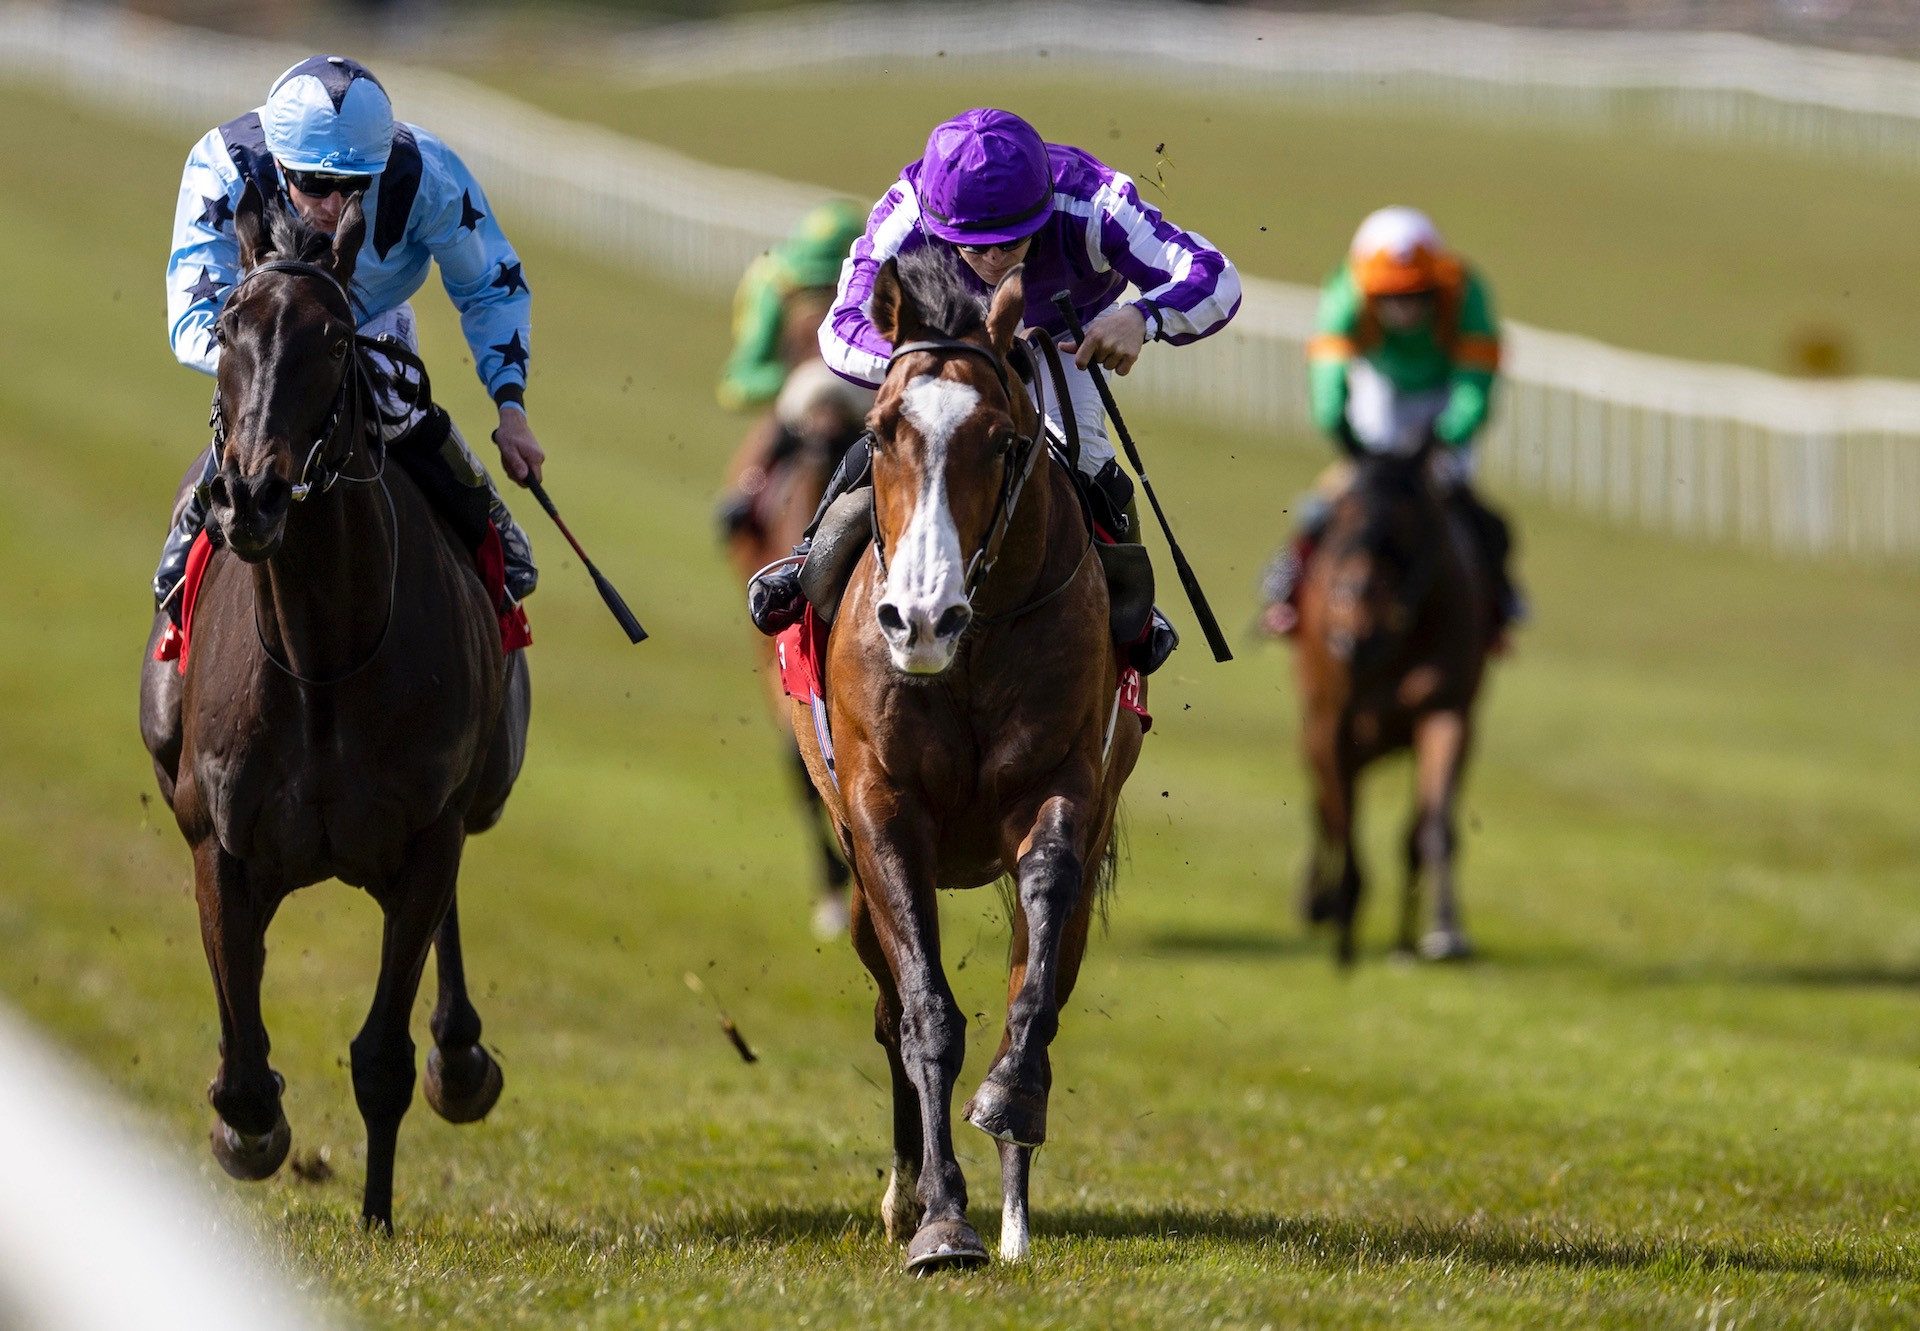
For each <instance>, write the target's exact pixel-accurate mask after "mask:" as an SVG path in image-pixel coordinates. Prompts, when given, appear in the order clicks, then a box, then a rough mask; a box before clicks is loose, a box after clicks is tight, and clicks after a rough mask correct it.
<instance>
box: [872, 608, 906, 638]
mask: <svg viewBox="0 0 1920 1331" xmlns="http://www.w3.org/2000/svg"><path fill="white" fill-rule="evenodd" d="M878 614H879V617H880V627H881V628H883V629H885V630H886V631H887V632H889V633H905V632H906V631H907V621H906V620H904V619H902V618H901V617H900V610H899V607H898V606H896V605H894V604H893V602H891V601H883V602H881V604H880V609H879V611H878Z"/></svg>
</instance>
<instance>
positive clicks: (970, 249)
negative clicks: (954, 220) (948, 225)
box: [953, 236, 1033, 254]
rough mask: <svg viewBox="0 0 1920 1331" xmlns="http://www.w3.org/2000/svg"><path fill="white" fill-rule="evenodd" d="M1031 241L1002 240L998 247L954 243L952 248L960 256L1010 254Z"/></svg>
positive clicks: (1028, 239)
mask: <svg viewBox="0 0 1920 1331" xmlns="http://www.w3.org/2000/svg"><path fill="white" fill-rule="evenodd" d="M1032 239H1033V237H1032V236H1022V237H1020V239H1018V240H1003V241H1001V242H1000V243H999V244H998V245H963V244H961V243H960V242H959V241H955V242H954V244H953V247H954V248H955V249H956V250H959V251H960V252H961V253H962V254H1011V253H1013V252H1014V251H1015V250H1017V249H1019V248H1020V247H1021V246H1022V245H1024V244H1026V243H1027V242H1028V241H1030V240H1032Z"/></svg>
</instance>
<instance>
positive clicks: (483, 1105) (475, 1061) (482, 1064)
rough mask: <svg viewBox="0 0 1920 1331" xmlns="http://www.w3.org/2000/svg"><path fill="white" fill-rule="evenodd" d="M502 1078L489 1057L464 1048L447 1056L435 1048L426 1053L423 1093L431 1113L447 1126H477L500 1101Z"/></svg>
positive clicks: (476, 1047) (470, 1047) (473, 1047)
mask: <svg viewBox="0 0 1920 1331" xmlns="http://www.w3.org/2000/svg"><path fill="white" fill-rule="evenodd" d="M503 1081H504V1079H503V1078H502V1077H501V1075H500V1065H499V1064H498V1063H496V1062H494V1059H493V1055H492V1054H489V1053H488V1052H487V1051H486V1050H484V1049H482V1048H481V1047H480V1046H479V1045H477V1044H475V1045H468V1046H467V1047H466V1048H465V1049H462V1050H458V1051H456V1052H455V1053H453V1054H451V1055H448V1054H447V1053H445V1052H444V1051H442V1050H441V1049H440V1048H439V1047H438V1046H437V1045H436V1046H435V1047H434V1048H433V1049H432V1050H431V1051H430V1052H429V1053H428V1054H427V1077H426V1084H425V1085H424V1086H423V1088H422V1089H423V1090H424V1091H425V1092H426V1096H427V1103H428V1104H430V1105H432V1106H433V1112H434V1113H436V1114H438V1115H440V1117H441V1118H444V1119H445V1120H446V1121H447V1122H449V1123H478V1122H479V1121H480V1120H481V1119H483V1118H485V1117H486V1116H487V1112H488V1111H489V1110H491V1109H492V1108H493V1106H494V1102H495V1101H497V1100H499V1098H500V1087H501V1085H502V1083H503Z"/></svg>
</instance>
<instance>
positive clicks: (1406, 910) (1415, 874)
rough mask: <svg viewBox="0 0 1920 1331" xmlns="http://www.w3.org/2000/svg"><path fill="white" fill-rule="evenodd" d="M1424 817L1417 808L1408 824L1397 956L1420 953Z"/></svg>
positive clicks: (1404, 956)
mask: <svg viewBox="0 0 1920 1331" xmlns="http://www.w3.org/2000/svg"><path fill="white" fill-rule="evenodd" d="M1423 826H1424V820H1423V819H1422V818H1421V816H1420V811H1419V810H1418V809H1415V810H1414V814H1413V821H1412V822H1410V823H1409V824H1408V825H1407V837H1406V843H1405V861H1406V877H1405V879H1404V880H1402V883H1401V888H1400V931H1399V933H1398V934H1396V935H1395V937H1394V943H1393V952H1394V956H1395V957H1396V958H1400V959H1403V960H1404V959H1410V958H1412V957H1414V956H1416V955H1418V947H1419V937H1420V861H1421V854H1420V844H1421V836H1420V833H1421V828H1422V827H1423Z"/></svg>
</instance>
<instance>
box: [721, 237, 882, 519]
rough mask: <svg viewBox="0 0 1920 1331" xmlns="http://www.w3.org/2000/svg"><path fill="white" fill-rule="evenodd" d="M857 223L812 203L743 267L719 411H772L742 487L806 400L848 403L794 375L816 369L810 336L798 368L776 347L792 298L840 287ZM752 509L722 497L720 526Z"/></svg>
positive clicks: (822, 383) (758, 473)
mask: <svg viewBox="0 0 1920 1331" xmlns="http://www.w3.org/2000/svg"><path fill="white" fill-rule="evenodd" d="M864 223H865V219H864V218H863V217H861V216H860V214H859V212H858V210H857V209H855V208H854V206H853V205H852V204H851V203H848V202H846V201H845V200H841V199H834V200H830V201H828V202H826V203H822V204H819V205H817V206H815V207H813V208H811V209H809V210H808V211H807V212H806V214H805V215H804V216H802V217H801V218H800V220H799V222H798V223H796V224H795V226H794V228H793V231H792V233H791V234H790V235H788V237H787V238H786V239H785V240H784V241H782V242H781V243H780V244H779V245H778V246H776V247H775V248H774V249H772V250H769V251H768V252H767V253H765V254H762V255H761V256H760V257H759V258H757V259H755V260H754V261H753V262H752V263H751V264H749V265H748V266H747V271H746V273H745V274H744V275H743V276H742V277H741V279H740V286H739V288H738V290H736V291H735V293H734V297H733V350H732V352H731V354H729V355H728V357H727V364H726V368H725V370H724V371H723V373H722V374H721V377H720V385H719V390H718V396H719V399H720V405H721V406H723V407H725V408H727V410H729V411H760V410H765V409H767V408H770V407H771V408H774V419H772V420H770V421H768V422H765V423H764V425H765V428H763V429H757V430H756V431H755V432H754V434H753V435H752V436H751V438H750V440H749V443H748V447H749V449H751V450H753V451H755V453H756V456H755V457H754V458H753V459H752V463H753V465H752V466H751V467H749V469H748V471H747V473H746V475H747V477H748V478H749V484H750V485H751V484H752V482H753V481H756V480H763V479H764V476H765V472H766V469H767V468H768V467H770V466H772V465H773V464H774V463H775V462H776V461H777V460H778V455H779V451H780V448H781V446H782V444H783V443H785V442H790V440H791V436H792V435H793V433H794V432H795V430H796V429H797V428H798V426H799V423H800V417H801V416H802V415H804V413H805V412H806V411H807V410H808V409H809V408H810V407H813V406H817V403H816V402H815V401H814V399H817V398H820V397H823V396H824V397H834V398H841V397H844V398H849V399H851V398H852V397H853V396H854V393H853V391H852V389H851V387H850V386H845V385H843V383H842V381H841V380H839V379H837V378H836V377H835V376H834V375H833V374H832V373H831V372H830V371H827V370H826V369H825V367H824V365H820V368H819V370H818V372H817V373H808V372H807V371H806V370H805V369H803V368H802V366H803V365H805V364H806V363H807V362H811V363H812V364H814V365H819V362H818V360H817V359H816V357H817V354H818V353H817V350H816V347H817V343H816V340H815V339H814V338H813V336H812V335H811V333H812V330H808V331H809V336H808V337H807V338H806V339H805V342H806V348H807V352H808V355H807V358H806V361H802V362H799V363H796V361H795V358H794V354H793V350H792V348H790V347H788V346H785V345H783V338H782V334H783V332H784V330H785V325H786V321H787V310H788V306H789V304H790V302H791V301H792V300H793V298H794V297H795V296H796V295H799V294H802V293H805V292H817V293H820V294H821V295H822V296H830V295H831V294H832V292H833V289H834V287H835V285H836V284H837V283H838V282H839V280H840V268H841V265H842V264H843V263H845V262H846V258H847V253H848V251H849V250H851V249H852V248H853V242H854V241H856V240H858V239H859V238H860V235H861V232H862V230H863V227H864ZM796 371H799V372H800V373H799V375H798V376H797V377H798V378H800V379H801V380H803V381H804V382H800V383H796V384H792V385H790V384H789V378H790V377H796V375H795V372H796ZM790 388H791V389H792V390H794V391H788V392H785V393H784V395H783V390H788V389H790ZM837 405H839V406H842V407H844V408H845V410H846V411H847V412H850V413H851V414H852V416H853V417H854V418H856V419H857V418H858V417H859V416H860V415H862V414H864V412H865V410H866V405H865V404H864V403H861V402H857V401H847V402H844V403H839V404H837ZM789 418H791V419H789ZM752 502H753V495H752V494H749V493H735V494H731V495H728V496H727V497H726V498H724V499H723V500H722V502H721V511H720V520H721V525H722V527H723V528H724V529H725V530H727V531H731V530H733V529H734V528H736V527H737V526H738V525H739V524H740V523H742V522H745V521H748V520H749V519H750V518H751V511H752Z"/></svg>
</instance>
